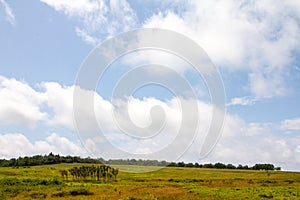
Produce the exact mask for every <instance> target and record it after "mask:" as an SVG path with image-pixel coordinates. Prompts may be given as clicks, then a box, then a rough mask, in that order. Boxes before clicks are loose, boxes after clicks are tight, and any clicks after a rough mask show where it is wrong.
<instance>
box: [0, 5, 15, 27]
mask: <svg viewBox="0 0 300 200" xmlns="http://www.w3.org/2000/svg"><path fill="white" fill-rule="evenodd" d="M0 4H2V6H3V8H4V12H5V15H6V20H7V21H8V22H9V23H10V24H11V25H14V24H15V22H16V20H15V15H14V13H13V11H12V9H11V8H10V7H9V5H8V4H7V2H6V1H5V0H0Z"/></svg>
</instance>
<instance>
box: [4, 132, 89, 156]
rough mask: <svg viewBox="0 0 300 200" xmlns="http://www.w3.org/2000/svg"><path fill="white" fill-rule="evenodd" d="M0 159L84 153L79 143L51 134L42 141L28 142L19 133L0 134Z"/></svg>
mask: <svg viewBox="0 0 300 200" xmlns="http://www.w3.org/2000/svg"><path fill="white" fill-rule="evenodd" d="M0 146H1V149H0V157H1V158H12V157H19V156H28V155H36V154H48V153H49V152H53V153H57V154H62V155H84V154H85V151H84V149H83V148H82V147H81V145H80V144H79V142H72V141H70V140H69V139H67V138H65V137H62V136H60V135H58V134H57V133H52V134H51V135H49V136H48V137H46V138H45V139H44V140H38V141H35V142H32V141H30V140H29V139H28V138H27V137H26V136H25V135H24V134H21V133H5V134H0Z"/></svg>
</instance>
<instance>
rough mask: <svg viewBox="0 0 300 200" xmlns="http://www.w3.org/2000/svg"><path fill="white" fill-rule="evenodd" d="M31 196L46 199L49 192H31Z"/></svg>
mask: <svg viewBox="0 0 300 200" xmlns="http://www.w3.org/2000/svg"><path fill="white" fill-rule="evenodd" d="M29 196H30V197H31V198H33V199H45V198H46V197H47V194H45V193H42V192H34V193H31V194H30V195H29Z"/></svg>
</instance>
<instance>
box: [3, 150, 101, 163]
mask: <svg viewBox="0 0 300 200" xmlns="http://www.w3.org/2000/svg"><path fill="white" fill-rule="evenodd" d="M104 162H105V160H104V159H93V158H89V157H88V158H80V157H79V156H60V155H59V154H57V155H54V154H53V153H52V152H51V153H49V155H35V156H31V157H29V156H25V157H19V158H12V159H10V160H6V159H0V167H18V166H36V165H51V164H60V163H92V164H102V163H104Z"/></svg>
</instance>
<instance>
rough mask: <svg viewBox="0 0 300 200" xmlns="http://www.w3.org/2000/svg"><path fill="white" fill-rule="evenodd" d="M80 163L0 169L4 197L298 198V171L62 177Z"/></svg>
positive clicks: (0, 196) (180, 170)
mask: <svg viewBox="0 0 300 200" xmlns="http://www.w3.org/2000/svg"><path fill="white" fill-rule="evenodd" d="M80 165H81V164H61V165H50V166H36V167H30V168H0V186H1V188H0V199H124V200H125V199H131V200H133V199H153V200H154V199H300V173H296V172H272V173H271V175H270V176H268V175H267V174H266V172H264V171H251V170H217V169H194V168H162V169H160V170H158V171H151V172H147V173H129V172H128V171H134V172H137V171H139V172H142V171H143V170H146V171H149V170H153V169H155V168H153V167H152V168H151V167H149V168H148V169H147V167H137V166H122V167H123V169H126V171H127V172H124V171H120V173H119V175H118V181H117V182H109V183H106V184H105V183H96V182H83V181H82V182H76V181H72V180H70V179H69V180H68V181H63V180H62V178H61V176H60V173H59V170H61V169H70V168H72V167H74V166H80ZM119 167H120V166H119Z"/></svg>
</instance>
